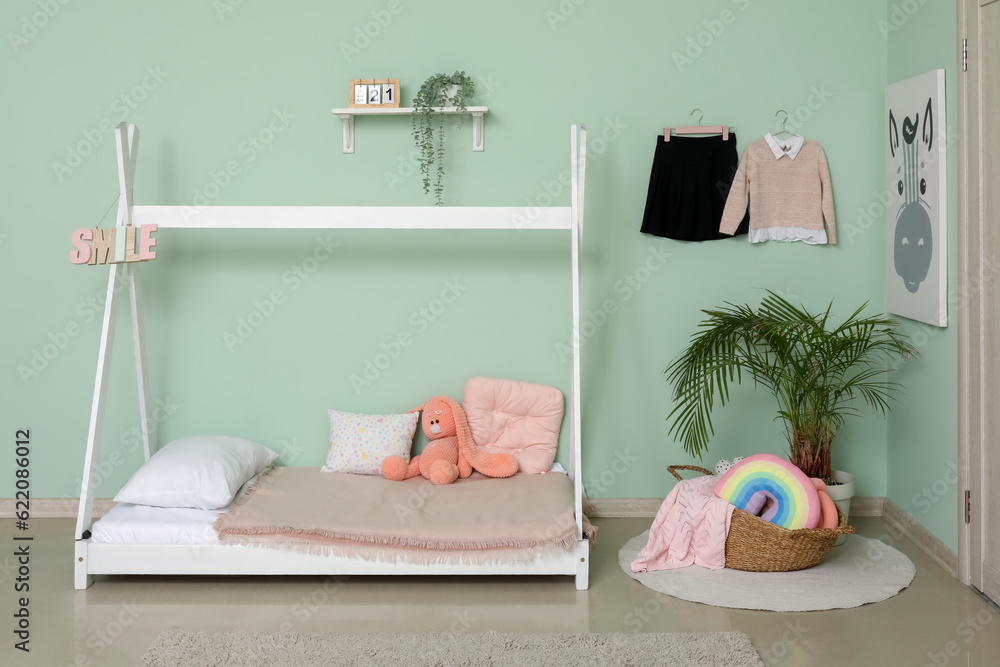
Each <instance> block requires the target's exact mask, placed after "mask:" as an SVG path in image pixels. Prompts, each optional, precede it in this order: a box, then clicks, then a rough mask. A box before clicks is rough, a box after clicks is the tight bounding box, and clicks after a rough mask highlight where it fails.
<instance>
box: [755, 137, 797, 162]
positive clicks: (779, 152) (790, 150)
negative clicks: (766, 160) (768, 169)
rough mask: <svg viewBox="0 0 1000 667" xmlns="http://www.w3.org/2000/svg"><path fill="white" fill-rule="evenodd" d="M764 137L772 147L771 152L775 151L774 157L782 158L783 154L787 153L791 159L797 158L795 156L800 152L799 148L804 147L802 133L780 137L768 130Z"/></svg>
mask: <svg viewBox="0 0 1000 667" xmlns="http://www.w3.org/2000/svg"><path fill="white" fill-rule="evenodd" d="M764 139H765V140H766V141H767V145H768V146H770V147H771V152H772V153H774V159H776V160H780V159H781V157H782V156H783V155H787V156H788V157H789V158H791V159H793V160H794V159H795V156H796V155H798V154H799V150H801V149H802V142H803V139H802V135H801V134H796V135H793V136H792V138H791V139H778V138H776V137H775V136H774V135H773V134H771V133H770V132H768V133H767V134H765V135H764Z"/></svg>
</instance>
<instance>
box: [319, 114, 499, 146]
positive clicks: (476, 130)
mask: <svg viewBox="0 0 1000 667" xmlns="http://www.w3.org/2000/svg"><path fill="white" fill-rule="evenodd" d="M489 110H490V109H489V107H466V108H465V111H459V110H458V109H456V108H455V107H441V108H440V109H435V113H444V114H457V113H467V114H471V115H472V150H473V151H474V152H476V153H481V152H482V150H483V116H484V115H485V114H486V112H487V111H489ZM414 111H415V109H414V108H413V107H396V108H392V107H373V108H371V109H366V108H364V107H358V108H355V109H334V110H333V113H335V114H337V115H338V116H339V117H340V120H341V121H343V124H344V152H345V153H353V152H354V117H355V116H409V115H411V114H413V113H414Z"/></svg>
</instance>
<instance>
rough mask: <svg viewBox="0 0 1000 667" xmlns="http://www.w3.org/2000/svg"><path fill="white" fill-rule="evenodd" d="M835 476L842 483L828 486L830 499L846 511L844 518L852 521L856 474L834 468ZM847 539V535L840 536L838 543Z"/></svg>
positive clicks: (827, 490) (841, 509)
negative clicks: (852, 499) (852, 501)
mask: <svg viewBox="0 0 1000 667" xmlns="http://www.w3.org/2000/svg"><path fill="white" fill-rule="evenodd" d="M833 478H834V479H835V480H836V481H838V482H840V484H837V485H835V486H828V487H827V488H826V492H827V493H828V494H829V496H830V500H832V501H833V502H834V504H836V505H837V507H839V508H840V511H841V512H843V513H844V519H846V520H847V522H848V523H850V518H851V498H853V497H854V475H852V474H850V473H847V472H843V471H842V470H834V471H833ZM845 539H847V536H846V535H841V536H840V537H838V538H837V545H839V544H843V543H844V540H845ZM834 546H836V545H834Z"/></svg>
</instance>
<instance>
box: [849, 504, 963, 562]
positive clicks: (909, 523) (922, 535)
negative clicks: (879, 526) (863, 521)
mask: <svg viewBox="0 0 1000 667" xmlns="http://www.w3.org/2000/svg"><path fill="white" fill-rule="evenodd" d="M851 513H852V514H853V513H854V508H853V506H852V507H851ZM882 519H883V520H884V521H885V522H886V523H887V524H889V527H890V528H892V529H893V531H894V532H897V533H899V534H900V535H902V536H903V537H905V538H907V539H908V540H910V541H911V542H913V543H914V544H915V545H917V548H918V549H920V550H921V551H923V552H924V553H925V554H927V556H928V558H930V559H931V560H933V561H934V562H935V563H937V564H938V565H940V566H941V569H943V570H944V571H945V572H947V573H948V574H950V575H951V576H953V577H955V578H956V579H957V578H958V554H956V553H955V552H954V551H952V550H951V549H949V548H948V546H947V545H946V544H945V543H944V542H942V541H941V540H940V539H938V538H937V536H935V535H934V534H933V533H932V532H931V531H929V530H927V529H926V528H924V527H923V526H922V525H920V523H918V522H917V520H916V519H914V518H913V516H911V515H910V514H909V513H908V512H907V511H906V510H904V509H903V508H902V507H900V506H899V505H897V504H896V503H894V502H893V501H892V500H891V499H889V498H886V499H885V504H884V513H883V514H882Z"/></svg>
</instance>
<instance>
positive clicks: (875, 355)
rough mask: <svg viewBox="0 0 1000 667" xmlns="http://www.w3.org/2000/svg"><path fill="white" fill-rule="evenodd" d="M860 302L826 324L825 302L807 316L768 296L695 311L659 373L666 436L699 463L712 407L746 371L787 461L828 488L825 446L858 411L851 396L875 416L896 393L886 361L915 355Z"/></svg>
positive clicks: (890, 324) (895, 328)
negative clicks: (781, 430)
mask: <svg viewBox="0 0 1000 667" xmlns="http://www.w3.org/2000/svg"><path fill="white" fill-rule="evenodd" d="M867 305H868V304H867V302H866V303H865V304H863V305H862V306H861V307H860V308H858V309H857V310H856V311H854V313H853V314H851V316H850V317H848V318H847V319H846V320H844V322H843V323H841V324H839V325H834V323H832V322H831V310H832V308H833V302H832V301H831V302H830V305H829V306H827V308H826V310H824V311H822V312H820V313H816V314H814V313H810V312H809V311H807V310H806V309H805V308H804V307H802V306H796V305H793V304H792V303H790V302H789V301H788V300H787V299H785V298H783V297H781V296H779V295H778V294H775V293H774V292H772V291H770V290H768V292H767V296H766V297H765V298H764V299H763V300H762V301H761V304H760V307H759V308H757V309H756V310H754V309H753V308H751V307H750V306H748V305H742V306H737V305H733V304H731V303H727V304H726V306H725V307H723V308H719V309H717V310H705V311H702V312H704V313H705V314H706V315H707V316H708V317H707V319H705V320H704V321H702V322H701V324H700V329H699V331H698V332H697V333H695V334H694V335H693V336H692V337H691V342H690V344H689V345H688V347H687V348H686V349H685V350H684V351H683V352H682V353H681V355H680V356H679V357H678V358H677V359H676V360H674V361H673V363H671V364H670V366H669V367H668V368H667V369H666V370H665V371H664V373H665V374H666V375H667V381H668V382H670V383H671V384H672V385H673V399H674V402H675V406H674V408H673V410H671V412H670V414H669V416H668V417H667V420H668V421H671V422H672V424H671V427H670V431H669V432H670V434H671V435H675V436H676V437H678V439H680V440H681V441H682V442H683V445H684V451H686V452H688V453H689V454H691V455H697V456H698V457H699V458H701V456H702V453H703V452H705V451H706V450H707V447H708V442H709V439H710V437H711V436H712V435H714V430H713V427H712V417H711V413H712V410H713V408H714V407H715V405H716V402H718V404H719V405H726V403H728V402H729V401H730V393H729V387H730V384H731V383H733V382H734V381H735V382H736V383H740V382H742V379H743V376H744V375H746V376H748V377H749V378H751V379H752V380H753V382H754V385H755V386H762V387H765V388H767V389H769V390H770V391H771V392H772V393H773V394H774V397H775V399H777V401H778V418H782V419H784V420H785V423H786V427H787V437H788V448H789V461H791V462H792V463H793V464H795V465H796V466H798V467H799V468H800V469H801V470H802V471H803V472H804V473H805V474H806V475H807V476H808V477H818V478H820V479H823V480H824V481H826V482H827V483H828V484H834V485H835V484H837V483H838V482H837V480H835V477H834V474H833V473H834V471H833V469H832V468H831V464H830V448H831V445H832V442H833V439H834V436H836V434H837V432H838V431H839V430H840V428H841V426H843V424H844V421H845V419H846V418H847V416H848V415H855V414H858V410H857V406H856V399H859V398H860V399H861V400H862V401H863V402H864V403H867V404H868V405H869V406H871V408H872V409H873V410H874V411H875V412H876V413H878V414H881V415H882V416H885V414H886V412H887V411H888V410H889V399H890V398H891V397H892V394H893V393H894V392H895V391H896V390H898V389H899V385H898V384H896V383H893V382H889V381H887V378H886V372H887V370H888V366H889V364H890V363H892V362H894V361H895V360H897V359H902V358H905V357H910V356H915V355H916V349H915V348H914V347H913V346H912V345H911V344H910V343H909V342H908V340H907V338H906V336H905V334H903V333H901V332H900V329H899V322H897V321H896V320H894V319H891V318H886V317H881V316H870V317H866V316H863V312H862V311H864V309H865V308H866V307H867ZM831 490H832V489H831Z"/></svg>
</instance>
